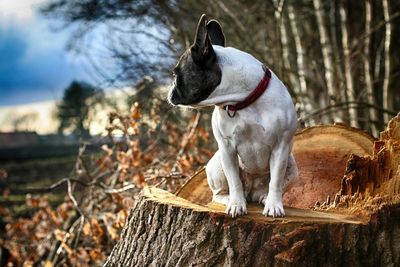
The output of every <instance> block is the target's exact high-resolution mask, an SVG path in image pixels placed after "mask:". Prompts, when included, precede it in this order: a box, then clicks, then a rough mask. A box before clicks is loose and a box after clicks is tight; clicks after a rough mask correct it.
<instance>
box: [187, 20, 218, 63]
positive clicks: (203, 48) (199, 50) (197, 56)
mask: <svg viewBox="0 0 400 267" xmlns="http://www.w3.org/2000/svg"><path fill="white" fill-rule="evenodd" d="M190 51H191V54H192V58H193V60H194V62H196V63H197V64H199V65H200V66H202V67H206V68H211V66H212V64H213V63H214V62H215V60H216V58H217V57H216V55H215V52H214V49H213V47H212V44H211V40H210V38H209V36H208V33H207V18H206V15H205V14H203V15H202V16H201V17H200V20H199V23H198V24H197V30H196V37H195V40H194V43H193V44H192V46H191V48H190Z"/></svg>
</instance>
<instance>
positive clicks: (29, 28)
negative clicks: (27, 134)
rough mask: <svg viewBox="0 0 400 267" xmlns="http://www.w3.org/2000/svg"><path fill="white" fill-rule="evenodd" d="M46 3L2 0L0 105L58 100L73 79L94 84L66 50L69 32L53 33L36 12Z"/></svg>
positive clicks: (79, 61) (82, 62)
mask: <svg viewBox="0 0 400 267" xmlns="http://www.w3.org/2000/svg"><path fill="white" fill-rule="evenodd" d="M43 2H44V0H1V1H0V106H9V105H16V104H23V103H31V102H37V101H43V100H50V99H53V100H56V99H59V98H60V97H61V96H62V92H63V90H64V89H65V88H66V87H67V86H68V84H69V83H70V82H71V81H72V80H74V79H75V80H84V81H88V82H92V81H91V79H90V78H89V75H88V73H87V71H86V70H87V65H85V62H84V61H83V59H80V58H76V57H74V56H73V55H72V54H71V53H68V52H67V51H66V50H65V46H66V41H67V39H68V36H69V31H68V30H64V31H57V32H54V31H52V30H51V29H50V25H51V23H53V22H54V21H53V22H52V21H50V20H48V19H45V18H43V17H42V16H41V15H40V14H38V12H37V11H36V10H37V6H38V5H40V4H41V3H43ZM85 66H86V67H85Z"/></svg>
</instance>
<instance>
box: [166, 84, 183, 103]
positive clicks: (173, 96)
mask: <svg viewBox="0 0 400 267" xmlns="http://www.w3.org/2000/svg"><path fill="white" fill-rule="evenodd" d="M168 102H169V103H171V104H172V105H174V106H176V105H179V104H180V103H179V98H178V95H177V92H176V90H175V88H171V89H170V91H169V94H168Z"/></svg>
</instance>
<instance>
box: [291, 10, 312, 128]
mask: <svg viewBox="0 0 400 267" xmlns="http://www.w3.org/2000/svg"><path fill="white" fill-rule="evenodd" d="M287 9H288V17H289V23H290V29H291V30H292V33H293V41H294V44H295V54H296V64H297V75H298V77H297V79H298V81H297V84H298V86H299V93H298V96H299V100H300V111H301V112H300V117H302V115H306V114H307V113H311V111H312V110H313V106H315V105H314V103H313V98H312V97H310V96H309V92H308V91H307V82H306V76H305V73H306V68H305V63H304V62H305V61H304V58H305V54H304V49H303V45H302V43H301V38H300V30H299V28H298V21H297V16H296V13H295V10H294V8H293V5H292V3H288V7H287ZM314 124H315V121H314V120H310V122H309V123H306V125H305V126H311V125H314Z"/></svg>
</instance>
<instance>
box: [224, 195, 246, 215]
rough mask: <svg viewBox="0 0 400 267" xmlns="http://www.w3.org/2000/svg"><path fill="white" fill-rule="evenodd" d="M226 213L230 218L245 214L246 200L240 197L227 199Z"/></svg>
mask: <svg viewBox="0 0 400 267" xmlns="http://www.w3.org/2000/svg"><path fill="white" fill-rule="evenodd" d="M226 213H227V214H229V215H230V216H231V217H232V218H235V217H237V216H241V215H245V214H247V204H246V199H245V198H244V197H243V196H242V197H229V202H228V205H227V206H226Z"/></svg>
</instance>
